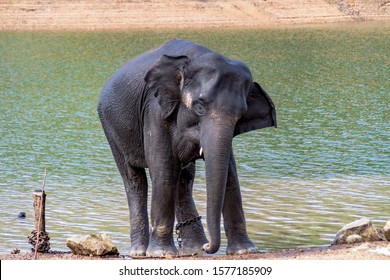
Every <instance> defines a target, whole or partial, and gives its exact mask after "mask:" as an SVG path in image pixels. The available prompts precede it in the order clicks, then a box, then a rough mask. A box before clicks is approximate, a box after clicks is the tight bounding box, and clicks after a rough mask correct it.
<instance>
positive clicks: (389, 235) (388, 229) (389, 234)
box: [383, 220, 390, 241]
mask: <svg viewBox="0 0 390 280" xmlns="http://www.w3.org/2000/svg"><path fill="white" fill-rule="evenodd" d="M383 230H384V234H385V238H386V239H387V241H390V220H388V221H387V223H386V225H385V227H384V228H383Z"/></svg>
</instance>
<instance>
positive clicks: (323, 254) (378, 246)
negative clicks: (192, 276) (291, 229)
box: [0, 241, 390, 260]
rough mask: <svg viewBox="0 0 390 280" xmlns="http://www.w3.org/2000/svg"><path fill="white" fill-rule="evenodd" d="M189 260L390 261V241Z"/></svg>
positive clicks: (58, 256)
mask: <svg viewBox="0 0 390 280" xmlns="http://www.w3.org/2000/svg"><path fill="white" fill-rule="evenodd" d="M32 259H33V253H22V254H8V255H0V260H32ZM37 259H38V260H107V259H110V260H112V259H114V260H115V259H116V260H123V259H129V257H126V256H119V257H112V256H111V257H90V256H76V255H73V254H72V253H69V252H52V253H47V254H38V257H37ZM180 259H187V260H188V259H189V260H204V259H211V260H236V259H237V260H257V259H262V260H390V242H387V241H378V242H372V243H356V244H351V245H336V246H330V247H329V246H328V247H319V248H306V249H294V250H275V251H270V252H266V253H259V254H253V255H243V256H223V255H217V256H192V257H181V258H180Z"/></svg>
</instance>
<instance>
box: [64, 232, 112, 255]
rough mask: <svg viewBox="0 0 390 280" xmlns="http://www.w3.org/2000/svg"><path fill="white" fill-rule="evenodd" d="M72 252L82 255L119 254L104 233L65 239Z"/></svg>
mask: <svg viewBox="0 0 390 280" xmlns="http://www.w3.org/2000/svg"><path fill="white" fill-rule="evenodd" d="M66 246H68V247H69V248H70V249H71V250H72V253H73V254H75V255H83V256H105V255H119V252H118V249H117V248H116V246H115V245H114V244H113V243H112V241H111V238H110V237H109V236H108V235H106V234H89V235H85V236H74V237H71V238H68V240H67V241H66Z"/></svg>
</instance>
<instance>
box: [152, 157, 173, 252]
mask: <svg viewBox="0 0 390 280" xmlns="http://www.w3.org/2000/svg"><path fill="white" fill-rule="evenodd" d="M149 170H150V177H151V179H152V203H151V212H150V216H151V231H150V240H149V246H148V249H147V251H146V256H148V257H167V256H175V255H177V254H178V251H177V249H176V247H175V244H174V241H173V225H174V221H175V192H176V186H177V178H178V177H179V172H178V168H175V166H174V165H173V164H172V160H167V161H164V160H155V162H154V163H153V164H152V166H149Z"/></svg>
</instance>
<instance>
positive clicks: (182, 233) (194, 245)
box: [176, 217, 208, 256]
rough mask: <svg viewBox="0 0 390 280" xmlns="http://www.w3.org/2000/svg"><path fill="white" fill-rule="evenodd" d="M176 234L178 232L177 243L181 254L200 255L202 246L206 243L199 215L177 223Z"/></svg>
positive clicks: (202, 252)
mask: <svg viewBox="0 0 390 280" xmlns="http://www.w3.org/2000/svg"><path fill="white" fill-rule="evenodd" d="M178 225H179V227H176V234H178V243H179V246H181V247H180V249H179V251H180V255H181V256H188V255H202V254H204V251H203V250H202V247H203V245H204V244H206V243H207V242H208V241H207V238H206V235H205V233H204V230H203V226H202V222H201V221H200V217H199V218H196V219H192V220H189V221H186V222H184V223H181V224H178Z"/></svg>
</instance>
